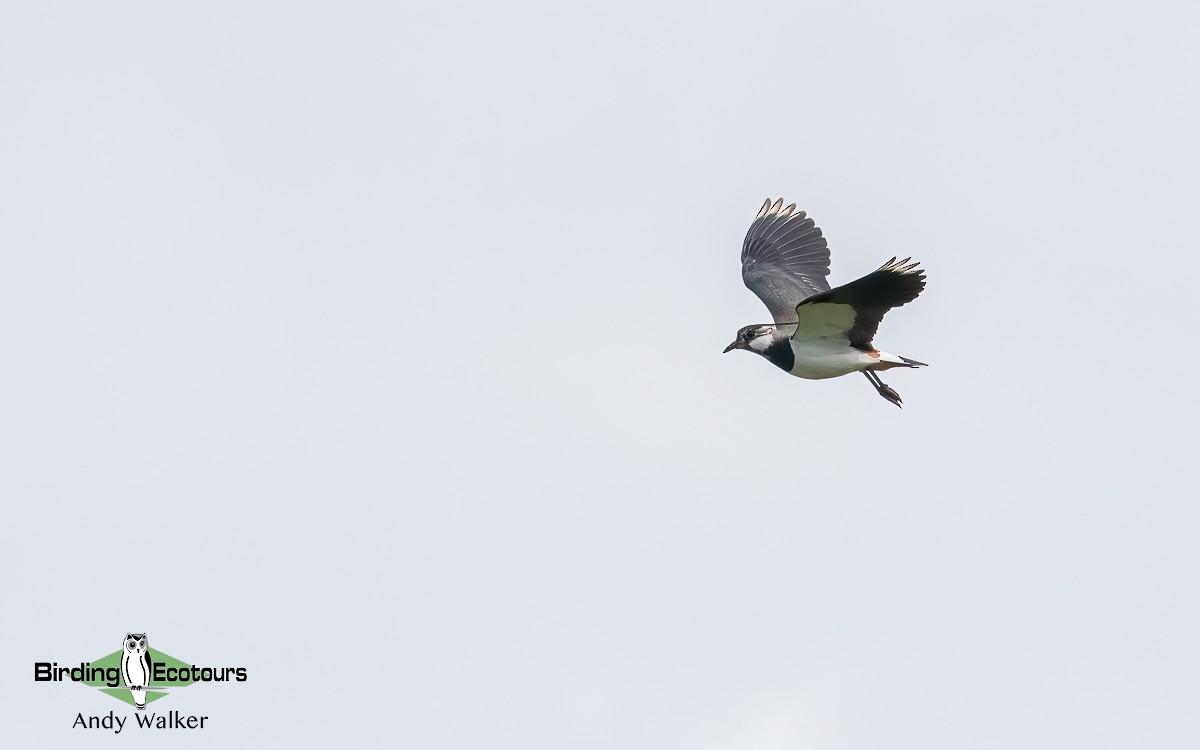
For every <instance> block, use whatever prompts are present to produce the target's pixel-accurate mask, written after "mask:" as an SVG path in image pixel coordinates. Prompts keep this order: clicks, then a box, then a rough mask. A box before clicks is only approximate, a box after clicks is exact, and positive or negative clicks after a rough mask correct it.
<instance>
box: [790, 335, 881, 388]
mask: <svg viewBox="0 0 1200 750" xmlns="http://www.w3.org/2000/svg"><path fill="white" fill-rule="evenodd" d="M791 344H792V352H793V353H794V354H795V355H796V364H795V365H793V366H792V369H791V373H792V374H793V375H795V376H796V377H798V378H804V379H805V380H824V379H826V378H837V377H841V376H842V375H849V374H850V373H852V372H862V371H863V370H869V369H871V366H872V365H878V364H881V363H886V362H895V363H897V364H899V363H903V362H904V360H902V359H900V358H899V357H897V356H896V355H895V354H888V353H887V352H876V353H875V356H873V355H871V354H867V353H866V352H864V351H862V350H861V349H855V348H854V347H852V346H849V345H847V344H846V343H845V341H844V340H843V341H841V342H835V341H826V340H817V341H796V340H795V339H793V340H792V342H791Z"/></svg>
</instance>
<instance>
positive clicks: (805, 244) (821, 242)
mask: <svg viewBox="0 0 1200 750" xmlns="http://www.w3.org/2000/svg"><path fill="white" fill-rule="evenodd" d="M828 275H829V245H828V243H826V242H825V238H824V237H822V236H821V228H820V227H818V226H817V225H816V224H815V223H814V222H813V220H812V219H810V218H808V217H807V216H805V214H804V212H803V211H797V210H796V204H795V203H793V204H792V205H790V206H788V207H787V208H783V200H782V199H780V200H777V201H775V203H774V204H772V203H771V201H770V199H767V202H766V203H764V204H763V206H762V208H761V209H759V211H758V216H757V217H755V219H754V223H753V224H751V225H750V231H748V232H746V240H745V242H743V243H742V281H744V282H745V283H746V286H747V287H748V288H749V289H750V291H752V292H754V293H755V294H756V295H758V298H759V299H760V300H762V301H763V304H764V305H766V306H767V309H768V310H770V311H771V317H772V318H774V320H775V322H776V323H791V322H793V321H795V320H796V305H797V304H798V303H799V302H800V301H801V300H803V299H804V298H806V297H810V296H812V295H814V294H817V293H818V292H824V291H828V290H829V282H828V281H826V280H825V277H826V276H828Z"/></svg>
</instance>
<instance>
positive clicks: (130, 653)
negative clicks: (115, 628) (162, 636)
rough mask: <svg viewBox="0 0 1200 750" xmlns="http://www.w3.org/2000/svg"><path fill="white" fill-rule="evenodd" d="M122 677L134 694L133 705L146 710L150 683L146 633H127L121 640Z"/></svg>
mask: <svg viewBox="0 0 1200 750" xmlns="http://www.w3.org/2000/svg"><path fill="white" fill-rule="evenodd" d="M121 650H122V651H123V653H122V654H121V679H123V680H125V687H127V688H129V692H130V693H131V694H132V695H133V705H134V706H136V707H137V710H139V711H145V710H146V688H147V687H148V686H149V685H150V671H151V670H150V667H151V664H150V646H149V645H147V643H146V634H145V633H126V634H125V640H124V641H122V642H121Z"/></svg>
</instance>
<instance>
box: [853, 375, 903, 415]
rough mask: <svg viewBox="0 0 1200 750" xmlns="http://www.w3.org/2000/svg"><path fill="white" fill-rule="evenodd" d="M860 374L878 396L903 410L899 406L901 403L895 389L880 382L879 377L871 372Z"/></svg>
mask: <svg viewBox="0 0 1200 750" xmlns="http://www.w3.org/2000/svg"><path fill="white" fill-rule="evenodd" d="M862 374H863V375H866V376H867V380H869V381H871V385H873V386H875V390H876V392H878V393H879V395H880V396H883V397H884V398H886V399H887V400H888V401H890V402H892V403H893V404H895V405H896V406H898V407H900V408H901V409H903V408H904V407H903V406H902V405H901V404H902V403H903V402H901V400H900V394H899V393H896V391H895V389H893V388H892V387H891V386H890V385H888V384H887V383H885V382H883V381H882V380H880V379H879V375H877V374H876V373H875V372H873V371H871V370H863V371H862Z"/></svg>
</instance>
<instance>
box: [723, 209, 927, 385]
mask: <svg viewBox="0 0 1200 750" xmlns="http://www.w3.org/2000/svg"><path fill="white" fill-rule="evenodd" d="M911 260H912V258H905V259H904V260H896V259H895V258H892V259H891V260H889V261H888V262H887V263H884V264H883V265H882V266H880V267H879V268H878V269H876V270H875V271H872V272H871V273H869V274H867V275H866V276H863V277H862V278H861V279H859V280H857V281H852V282H850V283H849V284H846V285H844V286H839V287H838V288H837V289H830V288H829V282H828V281H826V280H825V277H826V276H828V275H829V244H828V243H827V242H826V241H825V238H824V237H823V236H822V235H821V229H820V227H818V226H817V225H816V224H815V223H814V222H813V220H812V219H810V218H808V217H807V216H806V215H805V213H804V212H803V211H797V210H796V204H794V203H793V204H792V205H790V206H788V207H787V208H784V207H783V200H782V199H780V200H777V201H775V203H771V201H770V199H767V202H766V203H764V204H763V206H762V208H761V209H759V211H758V216H756V217H755V219H754V223H753V224H751V225H750V231H748V232H746V240H745V242H743V243H742V281H743V282H745V284H746V286H747V287H748V288H749V289H750V291H752V292H754V294H755V295H757V296H758V298H759V299H760V300H762V301H763V304H765V305H766V306H767V310H769V311H770V313H771V317H772V318H773V319H774V321H775V322H774V324H771V325H750V326H746V327H744V328H742V329H741V330H740V331H738V333H737V338H736V339H735V340H734V342H733V343H732V344H730V345H729V346H727V347H725V351H726V352H730V351H733V350H734V349H745V350H746V351H750V352H754V353H755V354H758V355H760V356H762V357H765V358H766V359H768V360H770V362H771V363H772V364H774V365H776V366H777V367H779V368H780V369H782V370H785V371H786V372H789V373H791V374H792V375H795V376H796V377H798V378H805V379H807V380H823V379H825V378H836V377H839V376H841V375H848V374H850V373H852V372H861V373H862V374H863V375H865V376H866V378H867V380H869V381H871V385H872V386H873V387H874V388H875V390H876V391H877V392H878V393H879V395H880V396H883V397H884V398H885V399H887V400H888V401H890V402H891V403H893V404H895V405H896V406H900V405H901V403H902V402H901V400H900V394H898V393H896V391H895V390H893V389H892V387H891V386H889V385H887V384H886V383H884V382H883V381H882V380H880V378H879V375H878V374H877V373H878V372H880V371H882V370H890V369H892V368H893V367H927V366H928V365H926V364H925V363H924V362H918V361H916V360H915V359H909V358H907V357H900V356H897V355H895V354H888V353H887V352H881V351H879V350H878V349H876V348H875V344H874V342H873V341H872V339H874V338H875V331H876V330H878V328H879V321H881V320H883V316H884V314H885V313H887V311H888V310H891V309H892V308H893V307H900V306H901V305H903V304H905V303H907V302H912V301H913V300H914V299H916V298H917V295H918V294H920V293H921V290H922V289H924V288H925V272H924V270H922V269H919V268H917V265H918V264H917V263H910V262H909V261H911ZM901 408H903V407H901Z"/></svg>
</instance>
